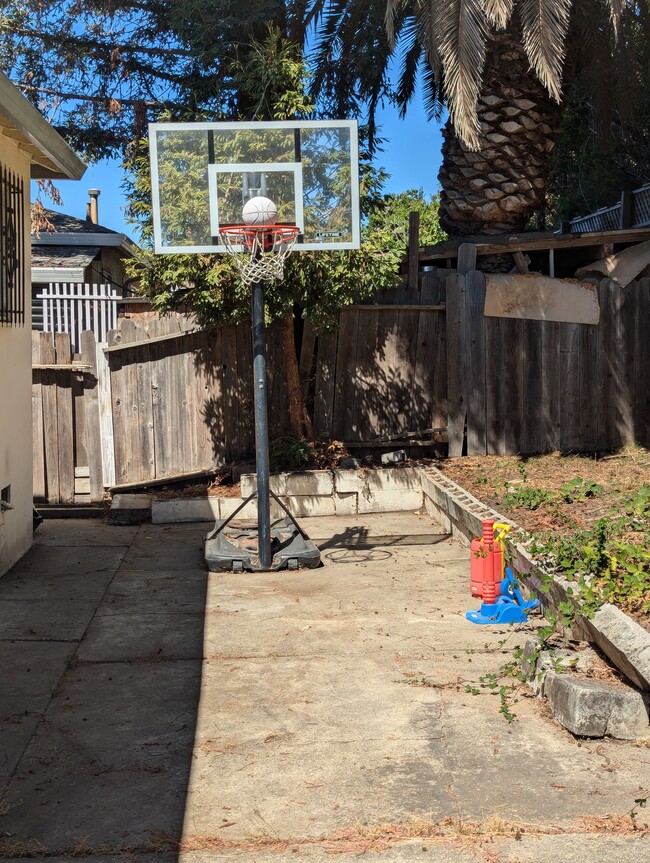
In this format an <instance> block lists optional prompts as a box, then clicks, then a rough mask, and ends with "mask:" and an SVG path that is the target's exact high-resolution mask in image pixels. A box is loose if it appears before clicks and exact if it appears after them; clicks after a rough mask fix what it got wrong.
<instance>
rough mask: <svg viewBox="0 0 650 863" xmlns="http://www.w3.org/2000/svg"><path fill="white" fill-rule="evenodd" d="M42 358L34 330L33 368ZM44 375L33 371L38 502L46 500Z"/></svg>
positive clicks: (33, 436)
mask: <svg viewBox="0 0 650 863" xmlns="http://www.w3.org/2000/svg"><path fill="white" fill-rule="evenodd" d="M40 358H41V341H40V333H38V332H37V331H36V330H32V366H33V365H34V362H35V361H36V362H38V361H39V360H40ZM42 380H43V375H42V373H41V371H32V450H33V453H34V456H33V462H32V479H33V483H32V484H33V494H34V497H35V498H36V499H37V500H43V499H44V498H45V434H44V429H45V426H44V422H43V384H42Z"/></svg>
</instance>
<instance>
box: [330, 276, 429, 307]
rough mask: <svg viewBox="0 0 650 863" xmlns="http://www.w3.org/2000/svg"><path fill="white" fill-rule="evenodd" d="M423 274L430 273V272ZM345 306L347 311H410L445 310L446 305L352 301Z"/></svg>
mask: <svg viewBox="0 0 650 863" xmlns="http://www.w3.org/2000/svg"><path fill="white" fill-rule="evenodd" d="M423 275H428V273H425V274H423ZM345 308H346V310H347V311H350V310H352V311H355V312H376V311H392V312H394V311H395V310H396V309H399V310H400V311H410V312H444V311H445V309H446V306H445V304H444V303H434V304H431V305H429V304H425V303H352V305H350V306H346V307H345Z"/></svg>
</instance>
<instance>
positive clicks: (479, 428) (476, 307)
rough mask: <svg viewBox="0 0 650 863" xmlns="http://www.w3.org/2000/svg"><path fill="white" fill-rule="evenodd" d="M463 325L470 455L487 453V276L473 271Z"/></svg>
mask: <svg viewBox="0 0 650 863" xmlns="http://www.w3.org/2000/svg"><path fill="white" fill-rule="evenodd" d="M465 286H466V290H465V310H464V325H463V339H464V348H463V388H464V397H465V408H466V411H467V455H485V454H486V453H487V436H486V435H487V431H486V427H487V416H486V392H485V375H486V371H485V369H486V356H485V319H484V317H483V306H484V304H485V276H484V275H483V273H479V272H477V271H476V270H472V271H471V272H469V273H468V274H467V275H466V276H465Z"/></svg>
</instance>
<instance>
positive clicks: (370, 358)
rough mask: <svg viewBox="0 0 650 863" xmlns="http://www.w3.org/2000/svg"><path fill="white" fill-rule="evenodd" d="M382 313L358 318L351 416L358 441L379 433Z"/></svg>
mask: <svg viewBox="0 0 650 863" xmlns="http://www.w3.org/2000/svg"><path fill="white" fill-rule="evenodd" d="M393 308H394V307H393ZM379 314H380V313H379V312H377V311H376V312H374V313H370V314H364V315H360V316H359V329H358V349H357V356H356V366H355V374H356V386H355V393H354V405H353V416H352V427H353V428H356V429H357V439H358V440H369V439H370V438H372V437H375V436H376V435H377V434H378V433H379V432H378V428H379V421H378V410H377V399H378V392H379V387H380V385H381V371H382V367H383V362H382V360H381V358H380V356H379V355H378V352H377V328H378V324H379Z"/></svg>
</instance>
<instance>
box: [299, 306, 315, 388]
mask: <svg viewBox="0 0 650 863" xmlns="http://www.w3.org/2000/svg"><path fill="white" fill-rule="evenodd" d="M315 348H316V327H315V326H314V325H313V324H312V322H311V321H307V320H306V321H305V322H304V325H303V329H302V344H301V345H300V362H299V372H300V389H301V392H302V398H303V401H306V400H307V398H308V396H309V389H310V386H311V383H312V373H313V368H314V351H315Z"/></svg>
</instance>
